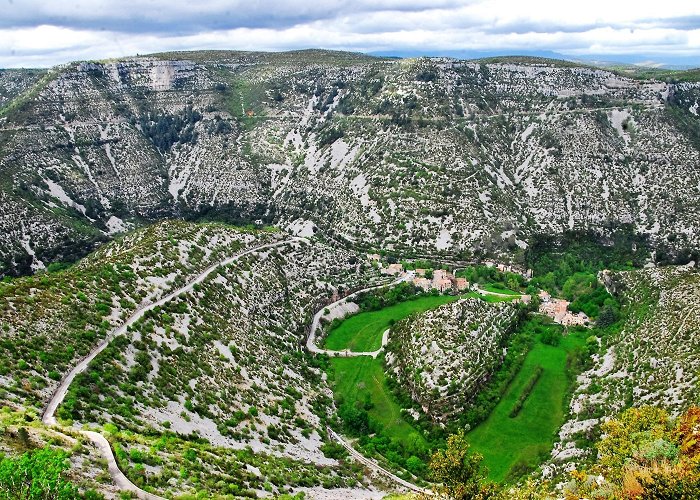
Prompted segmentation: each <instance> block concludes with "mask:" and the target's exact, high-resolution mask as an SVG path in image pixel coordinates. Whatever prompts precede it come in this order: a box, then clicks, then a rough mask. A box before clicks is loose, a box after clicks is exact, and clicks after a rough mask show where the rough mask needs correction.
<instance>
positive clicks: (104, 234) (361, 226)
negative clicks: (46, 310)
mask: <svg viewBox="0 0 700 500" xmlns="http://www.w3.org/2000/svg"><path fill="white" fill-rule="evenodd" d="M18 85H19V84H18ZM20 87H21V85H20ZM25 87H26V85H25ZM29 87H30V88H29V90H27V91H26V92H25V93H24V94H23V95H21V96H20V97H18V98H15V99H14V100H11V101H8V102H6V103H5V105H4V107H3V108H2V111H1V112H0V116H2V118H0V203H2V206H3V213H2V215H1V216H0V261H1V262H2V263H3V264H2V266H3V267H2V269H0V272H2V273H18V272H29V271H31V269H37V268H40V267H41V265H42V264H46V263H48V262H50V261H57V260H58V261H60V260H70V259H73V258H75V256H76V255H82V254H84V253H86V252H87V251H88V250H89V249H90V248H91V245H93V244H94V243H95V242H96V241H99V240H101V239H107V238H109V237H111V235H112V234H114V233H115V232H118V231H120V230H122V229H123V228H124V227H125V226H127V225H129V224H140V223H142V222H143V221H147V220H154V219H159V218H162V217H170V216H185V217H208V218H222V219H225V220H229V221H235V222H241V221H245V222H255V221H258V222H262V223H264V222H268V221H274V222H275V223H277V224H280V225H282V226H285V227H290V228H291V229H293V230H294V231H297V232H300V233H303V234H311V233H312V232H313V231H319V232H320V233H322V234H324V235H326V236H327V237H331V238H334V239H345V240H348V241H351V242H355V243H356V244H360V245H369V246H383V247H385V248H392V247H395V248H405V249H410V250H411V251H417V252H430V253H435V252H444V253H448V254H471V253H474V252H476V253H480V252H496V253H498V252H504V251H505V252H507V254H508V255H510V256H511V258H516V259H517V258H519V257H518V256H519V255H521V254H522V250H523V248H524V247H525V246H526V244H527V241H528V239H529V238H530V237H531V236H532V235H533V234H536V233H547V234H553V235H557V234H560V233H561V232H562V231H563V230H568V229H574V230H584V229H594V230H596V231H599V232H601V233H603V234H606V233H610V232H611V231H614V230H615V229H619V228H625V229H626V230H629V231H632V232H634V233H635V234H637V235H638V237H639V239H640V241H641V240H644V239H649V240H650V241H651V243H652V244H653V245H654V246H655V247H659V248H661V247H663V248H666V247H668V248H669V249H671V250H672V251H673V252H680V253H683V254H687V253H688V252H687V251H686V250H685V249H686V248H690V249H692V248H697V246H698V238H699V236H698V231H697V228H698V227H700V220H698V217H700V215H698V214H700V209H698V208H699V207H698V199H700V197H699V196H698V195H699V194H700V174H699V173H698V170H697V168H695V166H696V165H697V163H698V160H699V159H700V153H699V152H698V144H699V142H698V137H699V136H698V127H700V125H698V123H699V119H698V116H697V112H698V84H697V83H693V82H684V83H678V84H666V83H661V82H655V81H646V80H635V79H631V78H626V77H621V76H617V75H615V74H613V73H611V72H608V71H603V70H599V69H593V68H587V67H579V66H575V65H568V64H567V65H564V64H560V63H556V62H552V61H539V60H533V61H509V60H493V61H485V62H468V61H455V60H448V59H419V60H384V59H378V58H370V57H365V56H361V55H356V54H346V53H333V52H323V51H301V52H291V53H281V54H262V53H239V52H194V53H175V54H161V55H156V56H150V57H137V58H130V59H125V60H121V61H112V62H105V63H76V64H72V65H69V66H67V67H64V68H59V69H57V70H55V71H54V72H52V73H50V74H48V75H46V76H45V77H43V78H40V79H38V80H36V83H35V84H34V85H33V86H32V85H30V86H29ZM0 105H2V104H0ZM48 227H51V230H50V231H49V230H47V228H48ZM67 242H71V245H67V244H66V243H67ZM673 252H672V253H673Z"/></svg>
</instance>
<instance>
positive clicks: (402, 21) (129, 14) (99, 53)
mask: <svg viewBox="0 0 700 500" xmlns="http://www.w3.org/2000/svg"><path fill="white" fill-rule="evenodd" d="M0 41H2V43H0V67H12V66H47V65H53V64H57V63H62V62H68V61H70V60H79V59H102V58H110V57H118V56H126V55H133V54H136V53H141V54H143V53H150V52H158V51H164V50H189V49H191V50H195V49H206V48H210V49H242V50H286V49H296V48H308V47H321V48H333V49H346V50H359V51H367V52H372V51H411V50H415V51H422V52H426V51H433V52H435V53H440V52H441V51H448V50H502V51H512V52H513V53H516V52H522V51H527V50H549V51H556V52H560V53H563V54H567V55H572V56H585V55H589V54H639V55H640V56H643V55H645V54H655V55H658V54H661V55H668V56H669V57H671V56H692V55H694V54H697V53H698V49H699V48H700V2H690V1H688V2H667V3H665V4H659V3H658V2H649V1H631V0H613V1H611V0H587V1H586V2H585V3H584V4H580V5H577V8H576V9H572V5H571V4H570V3H569V2H562V1H561V0H558V1H554V0H534V1H522V0H472V1H454V0H434V1H429V0H420V1H413V2H410V1H406V0H374V1H370V0H359V1H354V2H353V1H350V0H326V1H324V2H313V3H312V2H308V1H285V2H279V1H278V2H250V1H249V0H247V1H243V0H236V1H225V0H207V1H198V2H194V1H188V2H183V1H173V0H132V1H130V2H115V1H113V0H112V1H110V0H91V1H90V2H89V3H87V4H86V3H85V2H83V1H72V2H71V1H59V0H50V1H47V0H43V1H38V0H24V1H22V2H20V1H19V0H14V3H12V4H10V7H9V8H7V9H6V12H3V16H2V18H0Z"/></svg>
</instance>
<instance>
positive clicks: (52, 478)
mask: <svg viewBox="0 0 700 500" xmlns="http://www.w3.org/2000/svg"><path fill="white" fill-rule="evenodd" d="M25 432H26V431H25ZM69 468H70V463H69V462H68V456H67V455H66V454H65V453H64V452H63V451H60V450H54V449H52V448H49V447H48V446H47V447H44V448H40V449H36V450H32V451H29V452H27V453H24V454H23V455H21V456H19V457H15V458H13V457H4V456H2V455H0V500H75V499H77V498H85V499H91V500H96V499H99V498H104V497H102V495H98V494H97V493H95V492H94V491H89V492H86V494H85V495H82V494H80V493H79V492H78V488H77V487H76V486H75V485H73V484H72V483H71V482H70V481H68V480H67V479H66V477H65V476H66V471H67V470H68V469H69Z"/></svg>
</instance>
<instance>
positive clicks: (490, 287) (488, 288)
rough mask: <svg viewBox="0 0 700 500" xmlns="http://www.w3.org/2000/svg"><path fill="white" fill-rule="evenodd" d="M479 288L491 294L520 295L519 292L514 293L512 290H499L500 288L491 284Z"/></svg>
mask: <svg viewBox="0 0 700 500" xmlns="http://www.w3.org/2000/svg"><path fill="white" fill-rule="evenodd" d="M481 288H483V289H484V290H486V291H487V292H492V293H502V294H504V295H520V292H514V291H513V290H509V289H508V288H501V287H500V286H498V285H495V284H493V283H490V284H488V285H483V286H482V287H481Z"/></svg>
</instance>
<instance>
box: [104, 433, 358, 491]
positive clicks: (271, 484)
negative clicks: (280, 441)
mask: <svg viewBox="0 0 700 500" xmlns="http://www.w3.org/2000/svg"><path fill="white" fill-rule="evenodd" d="M105 430H106V431H107V435H108V439H109V440H110V442H111V444H112V447H113V448H114V454H115V457H116V459H117V462H118V463H119V468H120V469H121V470H122V471H124V473H125V474H126V475H127V476H128V477H129V479H131V480H132V481H133V482H134V483H135V484H136V485H138V486H139V487H141V488H143V489H145V490H146V491H153V492H158V493H159V494H161V495H163V496H166V497H168V498H171V497H175V496H177V497H178V498H181V496H180V495H182V493H183V491H187V492H188V493H190V494H192V495H193V497H194V496H197V497H198V498H229V497H235V498H242V497H243V498H246V497H247V498H255V497H256V494H255V490H267V491H268V492H270V493H272V494H274V495H275V497H276V495H278V494H280V493H283V492H287V491H288V488H289V487H309V488H311V487H314V486H322V487H324V488H342V487H350V486H354V485H356V484H357V482H358V481H357V479H356V478H357V477H358V472H359V470H360V468H359V466H358V465H357V464H355V462H352V461H343V462H342V463H341V465H340V466H339V467H329V466H317V465H315V464H309V463H304V462H301V461H299V460H293V459H291V458H285V457H277V456H274V455H268V454H265V453H255V452H253V450H252V449H251V448H245V449H241V450H235V449H231V448H223V447H218V446H213V445H211V444H209V442H208V441H207V440H206V439H203V438H201V437H200V436H199V435H198V434H196V433H192V434H189V435H179V434H175V433H173V432H170V431H167V432H164V433H162V434H161V433H155V432H151V433H148V434H139V433H134V432H130V431H127V430H121V429H118V428H117V427H116V426H114V425H107V426H105ZM324 452H325V453H327V454H329V453H330V454H332V455H333V456H336V457H337V458H342V452H341V451H339V450H337V449H336V447H335V446H326V447H325V448H324ZM248 466H252V467H255V468H256V469H257V470H258V471H259V472H260V474H254V473H252V472H251V471H250V470H249V468H248ZM147 467H157V468H158V473H155V474H153V473H151V474H147V472H146V468H147ZM179 482H186V483H189V485H184V484H178V485H177V486H174V487H173V483H179ZM190 485H191V486H190ZM205 492H206V493H205ZM197 494H198V495H197Z"/></svg>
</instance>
